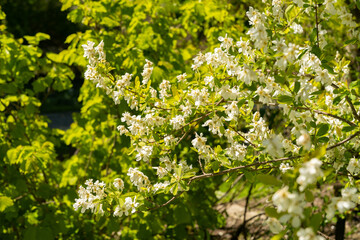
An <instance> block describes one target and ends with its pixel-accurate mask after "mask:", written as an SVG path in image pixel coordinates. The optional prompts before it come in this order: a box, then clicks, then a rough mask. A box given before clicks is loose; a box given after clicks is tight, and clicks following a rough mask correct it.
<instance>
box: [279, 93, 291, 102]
mask: <svg viewBox="0 0 360 240" xmlns="http://www.w3.org/2000/svg"><path fill="white" fill-rule="evenodd" d="M277 101H278V103H292V102H294V98H293V97H292V96H288V95H280V96H279V97H278V98H277Z"/></svg>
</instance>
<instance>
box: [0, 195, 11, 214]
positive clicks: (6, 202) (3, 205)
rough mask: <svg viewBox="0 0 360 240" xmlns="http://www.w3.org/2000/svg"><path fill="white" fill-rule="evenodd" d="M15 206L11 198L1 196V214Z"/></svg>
mask: <svg viewBox="0 0 360 240" xmlns="http://www.w3.org/2000/svg"><path fill="white" fill-rule="evenodd" d="M12 205H14V202H13V200H12V199H11V198H9V197H6V196H0V212H3V211H5V209H6V208H8V207H11V206H12Z"/></svg>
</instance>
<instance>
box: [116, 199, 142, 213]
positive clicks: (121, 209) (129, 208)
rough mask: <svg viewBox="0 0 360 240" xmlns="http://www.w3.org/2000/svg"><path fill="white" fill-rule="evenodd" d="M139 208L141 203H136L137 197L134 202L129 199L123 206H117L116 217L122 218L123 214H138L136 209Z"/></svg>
mask: <svg viewBox="0 0 360 240" xmlns="http://www.w3.org/2000/svg"><path fill="white" fill-rule="evenodd" d="M138 206H139V203H138V202H136V196H135V197H134V200H132V199H131V197H127V198H125V202H124V204H122V206H120V205H118V206H116V208H115V211H114V217H121V216H122V215H123V214H125V216H128V215H129V214H133V213H135V212H136V208H137V207H138Z"/></svg>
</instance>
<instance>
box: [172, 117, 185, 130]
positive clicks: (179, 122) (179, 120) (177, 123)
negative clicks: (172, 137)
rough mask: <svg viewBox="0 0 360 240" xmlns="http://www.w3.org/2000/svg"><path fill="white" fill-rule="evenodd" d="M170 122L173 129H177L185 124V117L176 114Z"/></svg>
mask: <svg viewBox="0 0 360 240" xmlns="http://www.w3.org/2000/svg"><path fill="white" fill-rule="evenodd" d="M170 123H171V125H172V126H173V128H174V129H175V130H179V129H180V128H182V127H183V126H184V125H185V118H184V116H181V115H177V116H175V117H174V118H172V119H170Z"/></svg>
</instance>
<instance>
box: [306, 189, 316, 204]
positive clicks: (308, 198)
mask: <svg viewBox="0 0 360 240" xmlns="http://www.w3.org/2000/svg"><path fill="white" fill-rule="evenodd" d="M314 199H315V197H314V195H313V194H312V192H311V191H310V190H308V189H306V190H305V200H306V201H307V202H312V201H314Z"/></svg>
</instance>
